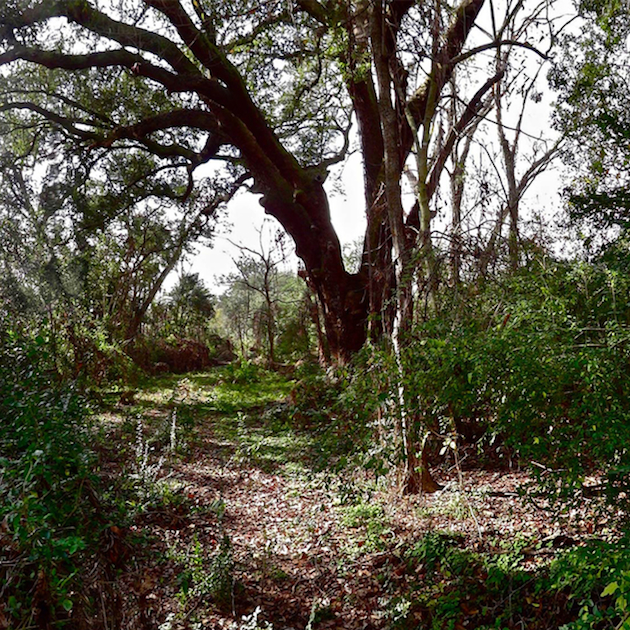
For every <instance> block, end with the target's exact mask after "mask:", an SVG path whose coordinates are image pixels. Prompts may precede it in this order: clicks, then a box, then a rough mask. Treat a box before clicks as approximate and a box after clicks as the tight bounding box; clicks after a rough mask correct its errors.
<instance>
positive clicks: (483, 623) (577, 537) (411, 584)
mask: <svg viewBox="0 0 630 630" xmlns="http://www.w3.org/2000/svg"><path fill="white" fill-rule="evenodd" d="M263 381H264V382H261V381H259V382H256V383H250V384H245V385H243V384H241V385H236V384H232V383H230V382H229V381H228V380H226V379H225V378H224V376H223V375H222V372H220V371H218V372H217V373H212V374H207V375H189V376H188V377H186V378H185V379H175V378H162V379H159V380H156V381H155V382H153V383H152V384H151V385H150V386H148V387H146V388H143V389H138V390H137V391H135V392H134V393H133V395H132V394H129V393H125V392H122V394H121V392H116V391H112V392H109V393H107V394H106V395H105V397H104V400H105V403H106V404H105V409H106V410H105V411H102V412H100V413H99V415H98V416H97V419H98V428H99V430H100V440H99V443H101V444H103V445H105V446H103V447H102V452H101V462H102V463H101V470H100V475H101V476H102V477H103V478H104V479H106V480H107V479H114V478H118V479H120V478H121V476H124V475H127V480H128V481H127V487H126V490H125V492H124V497H125V498H124V501H125V511H126V513H127V514H128V515H130V516H129V517H128V520H127V522H126V523H125V524H124V525H121V526H120V527H118V526H116V525H112V527H111V536H110V541H109V543H108V544H109V549H108V553H109V555H110V557H112V559H113V560H117V559H118V557H121V558H123V559H124V561H123V562H121V566H122V567H123V569H122V570H121V571H120V573H119V577H118V578H117V585H116V588H117V589H118V592H119V593H120V601H121V604H122V609H123V610H124V617H125V621H124V622H123V627H127V628H136V627H138V628H156V629H158V628H159V630H179V629H184V628H198V629H215V628H216V629H219V628H234V629H237V628H238V629H243V630H245V629H249V630H255V629H257V628H262V629H267V628H273V629H274V630H289V629H293V630H303V629H305V628H308V629H309V630H317V629H326V628H344V629H347V630H354V629H357V630H358V629H371V628H374V629H378V628H425V627H426V628H442V627H444V628H452V629H453V630H461V629H462V628H482V627H488V628H491V627H492V628H495V627H496V628H517V627H518V628H553V627H554V625H553V624H556V625H555V628H558V627H559V626H560V622H565V621H566V620H568V619H569V618H571V615H572V614H573V612H574V609H575V606H576V602H572V601H571V595H570V593H569V592H568V591H567V589H566V588H565V589H563V588H562V584H558V583H557V582H558V579H559V578H558V577H557V576H556V577H555V578H554V574H553V570H550V569H549V567H550V566H551V564H552V562H553V561H554V560H555V559H556V558H557V557H558V556H559V555H561V554H563V553H566V550H570V549H574V548H576V547H579V546H580V545H583V544H584V541H586V540H588V539H590V538H593V537H595V536H597V537H599V538H604V539H605V538H606V537H609V536H613V534H614V531H613V530H612V528H611V527H610V526H609V523H608V522H607V521H606V520H605V519H603V517H602V516H601V515H600V516H597V515H596V514H597V513H596V512H595V511H593V509H592V507H593V506H592V505H590V504H589V502H588V501H584V502H583V504H582V506H581V508H580V509H576V508H573V509H570V510H569V509H568V510H565V511H564V512H562V511H560V512H556V513H551V512H550V511H549V510H548V509H546V507H547V506H546V505H544V504H541V502H539V501H534V500H529V499H527V498H526V497H525V496H524V495H523V493H522V492H521V489H522V488H523V487H525V486H526V485H527V484H529V483H530V482H531V481H532V480H531V479H530V478H529V477H528V475H527V474H526V473H524V472H521V471H518V470H510V469H509V467H507V466H505V465H504V466H503V467H502V468H499V467H498V466H494V467H493V468H491V469H481V468H473V469H467V467H466V465H465V464H466V462H464V470H463V471H462V470H461V469H460V470H458V469H457V468H455V467H454V466H452V465H448V464H446V465H444V467H443V468H442V469H440V470H437V471H436V476H437V477H438V479H439V482H440V483H441V484H442V485H443V486H444V489H443V490H441V491H439V492H436V493H434V494H431V495H423V496H407V497H401V495H400V493H399V492H398V491H397V489H396V487H395V483H393V482H388V481H387V479H381V480H380V481H379V482H377V481H375V479H374V475H373V474H371V473H368V472H366V471H365V470H364V469H362V468H360V467H357V466H354V467H353V466H352V465H350V464H347V465H346V466H345V467H338V471H337V472H335V471H333V470H331V468H330V466H327V465H325V463H326V461H327V460H326V455H327V454H326V453H325V452H323V451H324V450H325V444H324V443H322V442H319V441H318V432H317V431H313V430H310V431H309V430H299V431H298V430H295V429H294V428H292V427H291V426H290V423H287V422H286V419H285V420H283V419H282V418H283V413H284V412H285V411H286V409H287V407H288V406H289V405H290V403H288V402H286V401H287V396H288V395H289V393H290V391H291V387H292V386H293V384H292V383H291V382H289V381H287V380H283V379H281V378H280V377H276V376H270V375H266V376H264V379H263ZM554 580H555V581H556V583H554V584H555V585H554V584H552V583H553V582H554ZM552 587H553V588H552ZM571 611H573V612H571Z"/></svg>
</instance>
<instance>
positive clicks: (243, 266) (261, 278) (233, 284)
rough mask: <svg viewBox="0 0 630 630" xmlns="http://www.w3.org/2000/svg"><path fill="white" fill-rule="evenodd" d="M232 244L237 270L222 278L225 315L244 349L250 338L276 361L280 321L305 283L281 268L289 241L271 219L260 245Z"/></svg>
mask: <svg viewBox="0 0 630 630" xmlns="http://www.w3.org/2000/svg"><path fill="white" fill-rule="evenodd" d="M232 244H233V245H234V247H236V248H237V250H238V252H239V254H238V256H237V257H236V258H234V259H233V261H234V265H235V267H236V271H235V272H233V273H230V274H227V275H225V276H223V277H222V279H221V281H222V283H223V284H224V285H225V286H226V287H227V290H226V292H225V294H224V295H223V296H222V298H221V300H220V305H221V308H222V310H223V314H224V318H225V319H227V318H229V320H230V321H229V324H228V325H230V326H231V327H232V329H233V330H234V332H235V333H236V336H237V338H238V341H239V345H240V346H241V350H242V351H244V349H245V339H246V338H251V340H252V341H254V342H255V343H256V345H257V346H262V347H264V348H265V354H266V359H267V362H268V363H269V364H274V363H275V362H276V360H277V353H276V343H277V339H278V335H279V333H280V322H281V320H283V319H285V318H286V317H287V309H289V310H295V308H296V306H297V305H298V304H299V303H300V302H301V297H302V295H303V293H304V291H305V289H306V287H305V286H304V284H303V283H302V282H301V281H300V280H298V278H297V277H296V276H295V275H294V274H292V273H289V272H287V271H285V270H283V269H282V266H283V265H284V264H285V263H286V260H287V256H288V253H289V249H288V244H287V242H286V237H285V235H284V234H283V233H282V232H280V231H277V230H276V231H274V230H273V229H272V228H271V226H270V224H269V223H266V224H264V225H263V226H262V227H261V228H260V230H258V247H257V248H253V247H247V246H245V245H243V244H239V243H232ZM238 311H240V312H238ZM226 323H228V322H226Z"/></svg>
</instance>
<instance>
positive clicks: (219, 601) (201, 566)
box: [177, 535, 235, 610]
mask: <svg viewBox="0 0 630 630" xmlns="http://www.w3.org/2000/svg"><path fill="white" fill-rule="evenodd" d="M177 559H179V560H180V561H181V562H182V564H183V566H184V569H183V571H182V572H181V573H180V574H179V576H178V578H177V581H178V583H179V587H180V590H179V599H180V601H181V602H182V604H183V605H184V606H186V604H187V602H189V601H191V600H194V599H196V598H208V597H209V598H211V599H212V601H213V603H214V604H215V605H216V606H218V607H219V608H222V609H225V610H230V609H231V608H232V605H233V596H234V581H235V579H234V559H233V556H232V545H231V543H230V539H229V538H228V537H227V536H225V535H224V536H223V538H222V539H221V542H220V544H219V546H218V547H217V549H216V550H215V551H214V552H213V553H208V552H207V551H206V550H205V549H204V547H203V546H202V545H201V543H200V542H199V540H198V539H197V538H195V539H194V540H193V542H192V544H191V545H190V546H189V548H188V549H187V551H186V553H185V554H183V555H181V556H177Z"/></svg>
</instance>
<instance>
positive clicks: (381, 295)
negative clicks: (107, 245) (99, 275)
mask: <svg viewBox="0 0 630 630" xmlns="http://www.w3.org/2000/svg"><path fill="white" fill-rule="evenodd" d="M483 3H484V0H463V1H462V2H461V3H460V4H458V5H456V6H448V5H447V3H445V2H435V4H429V3H416V2H413V1H412V0H395V1H393V2H384V1H383V0H371V1H366V0H357V1H352V0H325V1H323V2H319V1H318V0H290V1H289V2H287V1H286V0H282V1H280V0H278V1H274V0H271V1H269V2H262V3H261V2H257V1H253V0H238V1H237V2H229V3H228V2H220V1H213V2H209V1H207V0H206V1H204V0H192V1H191V2H188V1H187V0H135V1H133V2H123V1H122V0H110V1H108V2H97V1H96V0H42V1H40V2H33V1H28V0H14V1H12V2H7V3H5V4H4V7H3V8H2V9H0V38H1V42H2V43H1V45H2V49H1V52H0V65H1V66H3V67H4V68H5V70H4V74H3V83H4V86H3V88H4V89H3V90H2V96H1V101H0V111H1V112H2V113H3V116H4V118H3V127H2V129H3V131H4V132H5V133H7V134H10V133H11V125H13V128H19V129H20V130H21V132H22V133H23V132H24V129H31V130H34V131H33V135H32V142H33V144H35V143H36V142H40V141H42V140H41V138H42V137H43V135H42V134H43V133H44V132H43V131H42V130H43V129H45V127H46V125H48V126H49V127H51V128H53V129H54V130H55V132H56V133H57V134H58V133H61V134H64V135H65V136H66V138H67V141H68V142H69V143H74V144H75V146H76V150H77V151H80V152H83V154H84V155H89V156H90V160H91V161H92V163H93V165H94V166H93V168H92V170H93V176H94V177H95V178H97V179H99V178H100V180H101V181H102V184H103V186H106V185H107V168H106V165H107V160H108V159H109V158H108V156H109V157H111V155H115V154H119V153H120V152H126V153H135V154H147V155H150V156H151V161H150V164H151V168H147V169H146V172H144V173H143V174H142V177H139V176H138V174H134V178H133V181H131V182H130V183H129V186H130V188H133V187H134V186H140V185H141V184H140V180H141V179H142V178H144V179H146V180H152V181H153V187H152V188H151V190H152V192H151V194H155V195H159V194H160V193H164V194H169V195H171V196H172V195H174V194H175V195H179V196H180V197H181V198H182V199H186V198H187V197H188V196H189V195H190V193H191V190H192V189H193V187H194V186H195V185H196V182H197V181H198V177H197V176H196V175H195V171H196V169H197V168H198V167H199V166H200V165H201V164H204V163H208V162H215V163H218V164H221V165H222V166H223V167H224V169H225V172H226V173H227V174H228V176H229V177H230V178H232V180H234V181H238V182H242V183H243V184H244V185H247V186H248V187H249V188H250V190H252V191H255V192H257V193H260V194H261V201H260V203H261V204H262V206H263V207H264V209H265V211H266V212H267V213H269V214H270V215H272V216H274V217H275V218H276V219H277V220H278V221H279V222H280V223H281V224H282V226H283V227H284V229H285V230H286V231H287V232H288V233H289V234H290V235H291V237H292V238H293V240H294V241H295V246H296V253H297V255H298V256H299V257H300V258H301V259H302V261H303V263H304V266H305V275H306V276H307V280H308V283H309V285H310V286H311V288H312V289H313V290H314V291H315V293H316V294H317V296H318V298H319V301H320V303H321V305H322V307H323V312H324V324H325V328H326V334H327V338H328V343H329V345H330V349H331V352H332V354H333V355H334V356H335V357H336V358H337V359H340V360H344V359H346V358H347V357H349V356H350V355H351V354H352V353H353V352H354V351H356V350H358V349H359V348H360V347H361V346H362V344H363V343H364V341H365V339H366V337H367V335H368V332H369V331H368V321H370V322H371V324H370V326H371V329H372V331H373V334H375V335H378V334H380V333H381V332H382V331H383V330H386V331H390V330H391V322H392V321H393V319H394V317H393V315H392V312H391V307H390V305H391V304H395V303H396V302H398V309H399V315H401V316H402V317H406V316H409V311H408V307H407V306H406V305H408V304H409V302H410V290H411V289H410V286H409V281H408V280H406V278H409V266H410V265H413V264H415V263H414V261H413V260H412V256H411V252H413V251H414V250H415V251H419V252H421V253H422V252H424V254H426V253H427V247H428V246H430V238H429V234H428V230H429V221H430V214H429V213H430V209H429V201H430V199H431V196H432V195H433V194H434V192H435V189H436V187H437V184H438V182H439V178H440V173H441V171H442V169H443V168H444V164H445V162H446V157H447V155H448V153H449V151H450V150H451V149H452V142H450V144H449V141H446V142H444V143H442V144H441V145H440V146H437V149H435V151H436V154H435V155H434V156H432V158H431V159H429V156H428V147H429V142H430V140H431V134H432V133H433V123H434V119H435V113H436V111H437V108H438V106H439V103H440V99H441V97H442V95H443V92H444V91H445V89H446V87H447V85H448V82H449V81H450V80H451V77H452V75H453V71H454V68H455V67H456V65H457V64H458V63H460V62H463V61H465V60H466V59H469V58H470V57H471V55H472V54H473V52H475V51H474V50H473V51H471V50H468V51H466V50H465V49H464V47H465V44H466V41H467V39H468V37H469V34H470V33H471V30H472V29H473V26H474V24H475V21H476V20H477V19H478V16H479V13H480V11H481V9H482V7H483ZM517 4H518V5H519V7H520V5H521V4H522V3H517ZM519 7H515V8H513V12H514V13H516V12H517V10H518V8H519ZM501 37H502V35H501V34H499V35H498V36H497V35H496V34H495V36H494V37H493V36H490V37H489V38H488V41H487V42H485V43H483V44H482V45H480V46H479V47H478V49H479V50H484V49H485V50H487V49H490V48H497V47H499V46H501V45H502V44H505V42H502V41H501ZM515 43H516V44H518V42H509V44H510V45H513V44H515ZM523 45H526V44H523ZM501 76H502V71H501V70H500V71H499V72H497V73H496V75H494V76H490V77H487V76H486V77H481V78H480V80H479V85H478V86H477V88H475V89H476V92H475V90H472V92H471V94H473V96H472V97H471V98H469V99H468V101H467V102H466V103H465V107H464V108H463V109H462V110H461V111H463V113H462V114H461V117H460V119H459V120H457V121H455V123H454V126H453V129H454V133H455V134H458V133H462V132H463V130H464V129H466V127H467V125H470V124H471V123H472V122H474V120H475V117H476V115H477V113H478V111H479V109H480V108H481V105H482V102H483V97H484V96H485V95H486V93H488V91H489V90H491V89H492V86H493V85H494V84H496V82H497V81H499V80H500V79H501ZM354 118H356V121H357V123H358V129H359V137H360V149H361V152H362V157H363V163H364V176H365V205H366V209H367V210H366V212H367V232H366V237H365V245H364V254H363V264H362V266H361V268H360V270H359V271H358V272H357V273H349V272H348V271H347V270H346V269H345V268H344V264H343V258H342V253H341V247H340V243H339V239H338V237H337V234H336V233H335V230H334V228H333V226H332V223H331V218H330V211H329V204H328V197H327V194H326V191H325V189H324V181H325V179H326V176H327V171H328V169H329V167H330V166H332V164H334V163H336V162H339V161H341V160H342V159H343V158H344V157H345V155H346V154H347V152H348V146H349V128H350V123H351V121H352V120H353V119H354ZM38 134H39V135H38ZM414 147H415V152H416V153H417V155H418V160H417V163H418V170H419V173H420V181H419V184H418V202H417V203H416V206H415V207H414V208H413V209H412V210H411V212H404V211H403V206H402V203H401V190H400V179H401V174H402V172H403V168H404V167H405V164H406V162H407V160H408V158H409V156H410V154H411V152H412V150H413V149H414ZM156 178H159V180H158V181H157V183H156ZM142 185H143V186H145V187H146V186H147V185H146V184H142ZM425 258H426V256H425ZM430 272H431V270H430V265H429V266H428V267H427V273H430ZM403 285H404V286H403ZM396 298H397V299H396ZM388 309H390V310H389V312H388ZM370 315H372V317H369V316H370Z"/></svg>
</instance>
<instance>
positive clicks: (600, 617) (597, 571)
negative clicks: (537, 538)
mask: <svg viewBox="0 0 630 630" xmlns="http://www.w3.org/2000/svg"><path fill="white" fill-rule="evenodd" d="M549 588H550V589H552V590H558V591H564V592H567V593H569V601H570V602H571V603H572V607H573V608H574V609H575V610H577V611H578V614H577V615H576V618H575V620H574V621H572V622H570V623H568V624H566V625H565V626H562V630H594V629H596V628H601V627H614V628H620V629H625V628H626V627H627V624H628V619H629V618H630V609H629V608H628V599H629V598H630V541H629V540H628V537H627V535H626V536H625V537H624V538H622V539H621V540H619V541H615V542H612V543H611V542H605V541H601V540H596V541H592V542H589V543H588V544H587V545H585V546H583V547H578V548H576V549H573V550H571V551H569V552H567V553H565V554H564V555H563V556H561V557H560V558H559V559H558V560H556V561H555V562H554V563H553V564H552V565H551V567H550V570H549ZM602 624H607V626H603V625H602Z"/></svg>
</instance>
